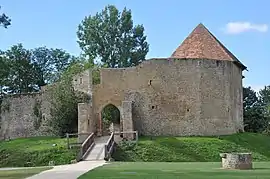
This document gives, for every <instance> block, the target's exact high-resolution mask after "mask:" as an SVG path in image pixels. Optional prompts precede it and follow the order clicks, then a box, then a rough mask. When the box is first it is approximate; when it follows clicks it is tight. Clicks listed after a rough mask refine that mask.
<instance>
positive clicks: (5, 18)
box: [0, 6, 11, 28]
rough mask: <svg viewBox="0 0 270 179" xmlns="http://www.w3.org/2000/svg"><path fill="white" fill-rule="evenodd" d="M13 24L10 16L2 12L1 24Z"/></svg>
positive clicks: (0, 15) (5, 25) (4, 25)
mask: <svg viewBox="0 0 270 179" xmlns="http://www.w3.org/2000/svg"><path fill="white" fill-rule="evenodd" d="M0 9H1V6H0ZM10 24H11V20H10V18H9V17H8V16H7V15H6V14H4V13H3V14H0V26H3V27H4V28H7V27H8V26H9V25H10Z"/></svg>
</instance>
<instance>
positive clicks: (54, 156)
mask: <svg viewBox="0 0 270 179" xmlns="http://www.w3.org/2000/svg"><path fill="white" fill-rule="evenodd" d="M71 140H76V139H75V138H73V139H71ZM53 144H57V146H53ZM76 156H77V150H76V149H73V150H68V149H67V142H66V138H62V139H61V138H57V137H33V138H21V139H15V140H11V141H2V142H0V167H25V166H47V165H48V163H49V161H52V160H53V161H55V163H56V164H67V163H70V161H71V160H73V159H75V158H76Z"/></svg>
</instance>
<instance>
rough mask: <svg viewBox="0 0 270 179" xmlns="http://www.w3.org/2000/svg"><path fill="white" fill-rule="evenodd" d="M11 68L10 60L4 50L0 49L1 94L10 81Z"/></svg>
mask: <svg viewBox="0 0 270 179" xmlns="http://www.w3.org/2000/svg"><path fill="white" fill-rule="evenodd" d="M9 70H10V69H9V64H8V60H7V58H6V57H5V55H4V52H1V51H0V96H1V95H2V94H3V93H4V92H5V91H4V88H5V87H6V84H7V83H8V76H9Z"/></svg>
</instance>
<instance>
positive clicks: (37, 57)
mask: <svg viewBox="0 0 270 179" xmlns="http://www.w3.org/2000/svg"><path fill="white" fill-rule="evenodd" d="M71 58H72V56H71V55H70V54H69V53H67V52H65V51H64V50H62V49H52V48H51V49H48V48H46V47H39V48H36V49H34V50H32V57H31V60H32V62H33V63H34V64H35V66H36V71H37V74H38V76H37V84H38V86H39V87H41V86H44V85H46V84H51V83H53V82H55V81H56V80H58V79H59V78H60V76H61V74H62V73H63V72H64V71H65V70H66V69H67V67H68V65H69V63H70V62H71Z"/></svg>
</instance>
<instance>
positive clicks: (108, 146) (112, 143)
mask: <svg viewBox="0 0 270 179" xmlns="http://www.w3.org/2000/svg"><path fill="white" fill-rule="evenodd" d="M114 147H115V141H114V133H113V132H112V133H111V135H110V138H109V139H108V141H107V143H106V145H105V156H104V160H109V159H110V158H111V155H112V153H113V150H114Z"/></svg>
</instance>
